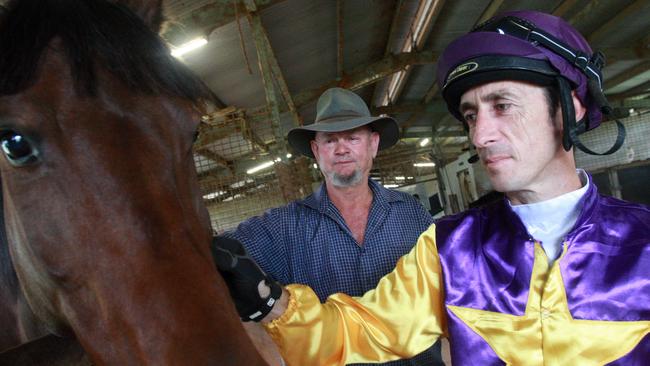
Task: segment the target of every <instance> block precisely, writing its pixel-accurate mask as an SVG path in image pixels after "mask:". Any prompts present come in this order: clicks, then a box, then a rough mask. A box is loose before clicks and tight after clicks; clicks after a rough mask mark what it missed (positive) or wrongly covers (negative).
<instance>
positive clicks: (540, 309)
mask: <svg viewBox="0 0 650 366" xmlns="http://www.w3.org/2000/svg"><path fill="white" fill-rule="evenodd" d="M564 253H566V246H565V247H564V251H563V253H562V255H563V256H564ZM547 273H548V260H547V257H546V254H545V253H544V250H543V249H542V248H541V247H540V245H539V244H538V243H535V263H534V265H533V273H532V276H531V280H530V289H529V294H528V303H527V304H526V311H525V313H524V315H522V316H515V315H510V314H503V313H497V312H491V311H484V310H477V309H471V308H465V307H459V306H452V305H448V306H447V307H448V308H449V309H450V310H451V311H452V312H453V313H454V314H455V315H456V316H458V317H459V318H460V319H461V320H462V321H463V322H465V324H467V326H469V327H470V328H472V330H474V332H476V333H477V334H478V335H480V336H481V337H482V338H483V339H484V340H485V341H486V342H487V343H488V344H489V345H490V347H492V349H493V350H494V352H495V353H496V354H497V356H499V358H501V360H502V361H504V362H506V363H507V364H508V365H581V366H582V365H604V364H607V363H609V362H612V361H615V360H617V359H619V358H621V357H623V356H625V355H626V354H627V353H629V352H630V351H631V350H632V349H634V347H636V345H637V344H638V343H639V342H640V341H641V340H642V339H643V337H645V335H646V334H648V333H650V321H599V320H580V319H573V317H572V316H571V314H570V313H569V307H568V303H567V298H566V292H565V288H564V283H563V281H562V273H561V272H560V268H559V265H558V264H555V265H554V266H553V267H552V268H551V271H550V273H548V279H547Z"/></svg>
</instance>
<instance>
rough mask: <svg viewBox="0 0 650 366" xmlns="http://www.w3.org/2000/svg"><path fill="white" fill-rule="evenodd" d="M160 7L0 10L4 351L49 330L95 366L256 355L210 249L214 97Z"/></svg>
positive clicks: (26, 2) (21, 2)
mask: <svg viewBox="0 0 650 366" xmlns="http://www.w3.org/2000/svg"><path fill="white" fill-rule="evenodd" d="M161 2H162V0H155V1H154V0H141V1H136V0H131V1H123V3H128V4H120V2H119V1H117V2H109V1H106V0H14V1H11V2H9V4H8V5H7V11H6V13H5V14H4V15H3V16H2V18H1V19H0V147H1V149H2V153H1V154H2V155H4V156H2V157H0V176H1V179H2V191H3V198H4V218H5V225H4V228H5V229H6V236H7V243H6V244H3V247H4V245H7V246H8V253H7V249H6V248H3V249H2V250H0V266H1V267H0V271H1V272H0V276H2V277H0V285H2V287H1V288H0V322H1V323H0V352H2V350H4V349H8V348H11V347H14V346H16V345H19V344H21V343H24V342H28V341H30V340H33V339H35V338H37V337H39V336H42V335H45V334H49V333H52V334H56V335H62V336H71V335H74V337H76V339H77V340H78V341H79V343H80V344H81V346H82V347H83V349H84V350H85V352H87V354H88V356H89V358H90V359H91V360H92V362H93V363H95V364H99V365H104V364H108V365H262V364H264V362H263V360H262V358H261V357H260V356H259V354H258V353H257V352H255V350H254V347H253V345H252V344H251V342H250V340H249V339H248V338H247V336H246V333H245V332H244V330H243V328H242V327H241V324H240V322H239V318H238V316H237V313H236V311H235V309H234V307H233V305H232V304H231V302H230V300H229V296H228V291H227V288H226V286H225V284H224V283H223V280H222V279H221V278H220V277H219V275H218V274H217V272H216V270H215V267H214V264H213V261H212V258H211V255H210V251H209V248H208V245H209V243H210V239H211V230H210V224H209V220H208V215H207V211H206V209H205V208H204V206H203V203H202V198H201V194H200V192H199V189H198V183H197V177H196V172H195V168H194V161H193V155H192V142H193V136H194V135H195V131H196V128H197V124H198V121H199V117H200V113H199V110H198V109H197V106H199V105H200V103H199V102H200V101H201V100H204V99H206V98H210V97H211V93H210V92H209V90H207V88H206V87H205V86H204V85H203V84H202V83H201V82H200V81H199V80H198V79H196V78H195V77H194V76H192V75H191V73H190V72H188V71H187V70H186V69H185V68H184V67H183V66H182V65H181V64H180V63H179V62H177V61H176V60H174V59H173V58H172V57H171V56H170V55H169V51H168V49H167V48H166V47H165V45H164V43H163V42H162V41H161V40H160V39H159V38H158V36H157V31H158V28H159V26H160V22H161V19H162V16H161V9H160V8H161ZM127 6H128V7H127ZM129 8H130V9H129ZM136 14H137V16H136ZM3 236H4V235H3ZM12 262H13V267H12V266H11V263H12ZM14 269H15V272H14ZM18 285H19V286H20V288H18ZM72 348H73V353H74V352H76V351H74V346H72Z"/></svg>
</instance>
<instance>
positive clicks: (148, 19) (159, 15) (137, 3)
mask: <svg viewBox="0 0 650 366" xmlns="http://www.w3.org/2000/svg"><path fill="white" fill-rule="evenodd" d="M116 2H117V3H120V4H122V5H124V6H126V7H128V8H129V9H131V11H133V12H134V13H135V14H136V15H137V16H139V17H140V19H142V20H143V21H144V22H145V24H147V25H148V26H149V28H151V30H153V31H154V32H156V33H158V32H159V31H160V26H161V25H162V23H163V21H164V20H165V18H164V16H163V4H162V3H163V0H116Z"/></svg>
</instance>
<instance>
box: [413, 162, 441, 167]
mask: <svg viewBox="0 0 650 366" xmlns="http://www.w3.org/2000/svg"><path fill="white" fill-rule="evenodd" d="M413 166H414V167H418V168H423V167H429V166H436V163H415V164H413Z"/></svg>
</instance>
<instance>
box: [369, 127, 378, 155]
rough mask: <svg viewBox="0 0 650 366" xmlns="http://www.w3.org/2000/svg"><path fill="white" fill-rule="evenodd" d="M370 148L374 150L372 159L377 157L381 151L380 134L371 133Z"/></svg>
mask: <svg viewBox="0 0 650 366" xmlns="http://www.w3.org/2000/svg"><path fill="white" fill-rule="evenodd" d="M370 148H371V149H372V158H373V159H374V158H376V157H377V151H379V132H375V131H372V132H371V133H370Z"/></svg>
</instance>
